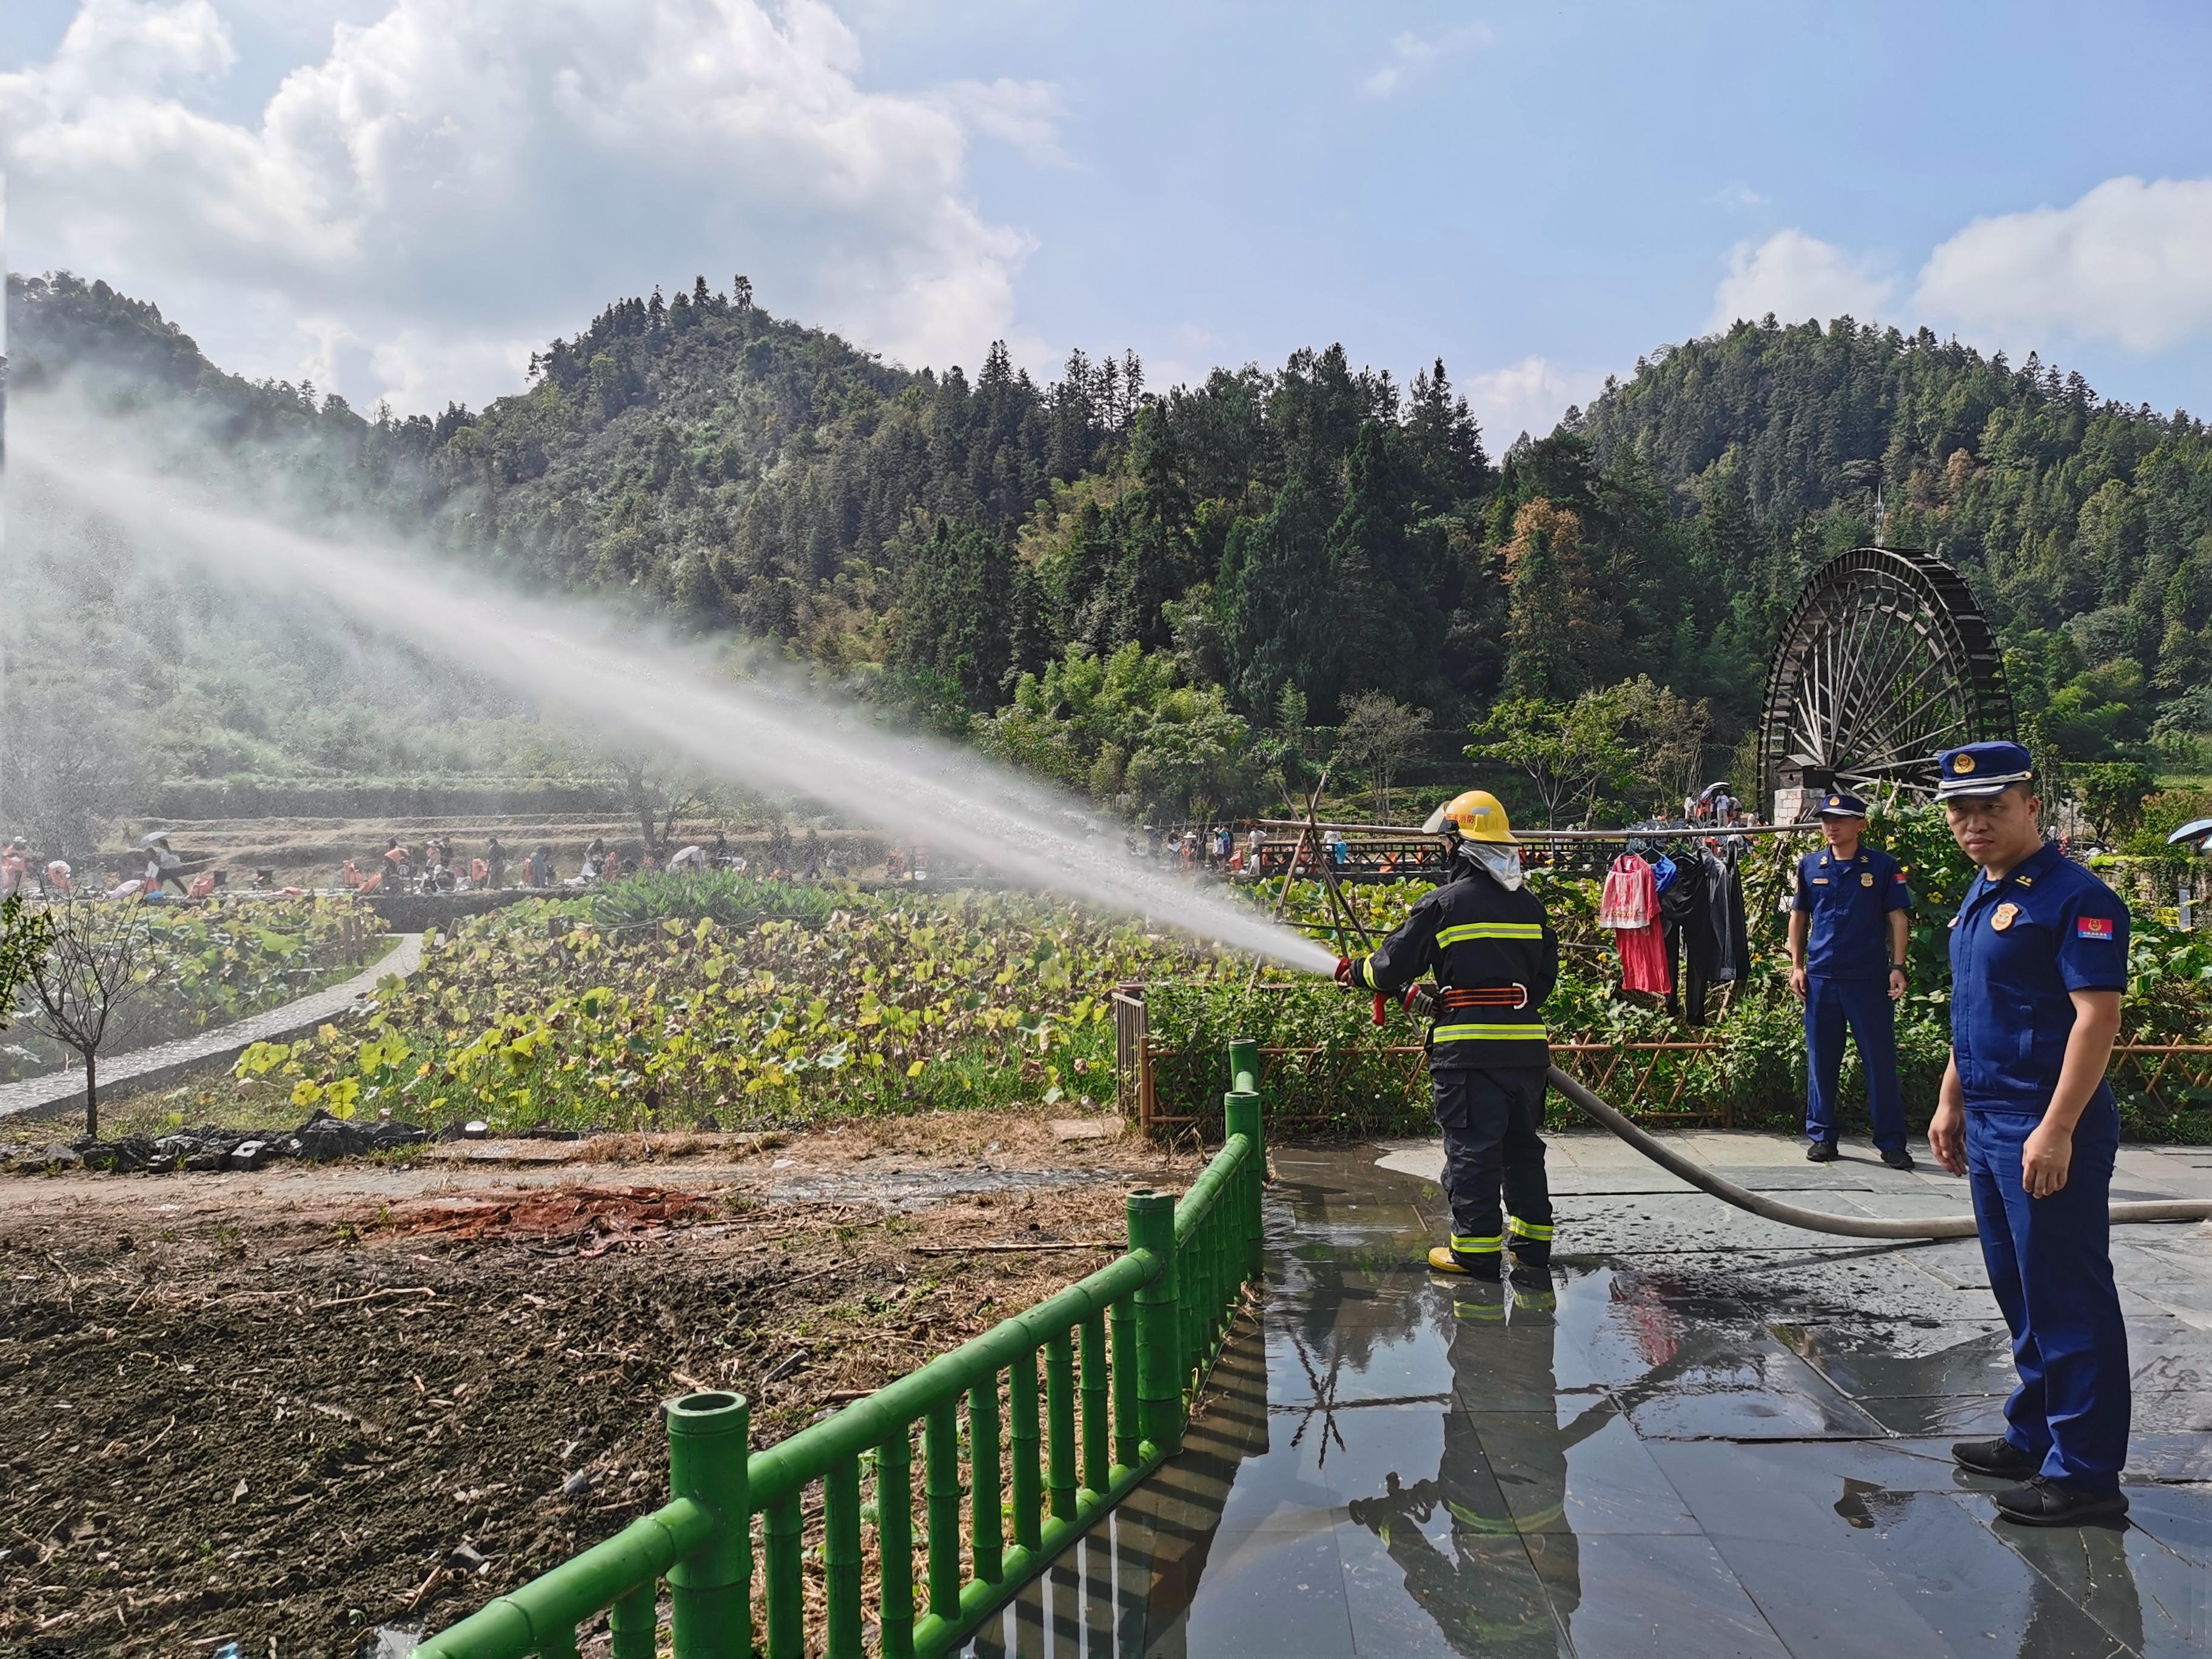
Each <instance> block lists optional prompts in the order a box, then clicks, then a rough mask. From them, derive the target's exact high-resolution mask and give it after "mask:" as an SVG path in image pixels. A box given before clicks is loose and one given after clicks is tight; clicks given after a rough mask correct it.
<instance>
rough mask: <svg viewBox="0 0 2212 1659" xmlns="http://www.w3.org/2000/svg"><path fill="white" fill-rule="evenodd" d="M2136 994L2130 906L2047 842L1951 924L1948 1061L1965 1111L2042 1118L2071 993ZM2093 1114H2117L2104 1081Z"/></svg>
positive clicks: (1978, 890) (1986, 884)
mask: <svg viewBox="0 0 2212 1659" xmlns="http://www.w3.org/2000/svg"><path fill="white" fill-rule="evenodd" d="M2127 987H2128V907H2127V906H2126V905H2124V904H2123V903H2122V902H2120V898H2119V895H2118V894H2117V893H2115V892H2113V891H2112V889H2111V888H2109V887H2107V886H2106V885H2105V884H2104V883H2103V882H2101V881H2099V880H2098V879H2097V878H2096V877H2094V876H2093V875H2091V874H2090V873H2089V872H2087V870H2084V869H2083V868H2082V867H2081V866H2080V865H2078V864H2075V863H2073V862H2071V861H2070V860H2068V859H2067V858H2065V857H2064V856H2063V854H2061V853H2060V852H2059V850H2058V848H2057V847H2055V846H2053V845H2051V843H2050V842H2045V843H2044V845H2043V848H2042V849H2041V850H2040V851H2039V852H2037V853H2036V854H2034V855H2033V856H2032V857H2030V858H2028V859H2027V860H2025V861H2024V862H2022V863H2021V866H2020V867H2019V868H2018V869H2016V870H2014V871H2011V872H2008V874H2007V875H2006V876H2005V878H2004V879H2003V880H2002V881H1996V882H1993V881H1991V880H1990V878H1988V877H1987V876H1977V877H1975V878H1974V882H1973V884H1972V886H1971V887H1969V888H1968V889H1967V890H1966V902H1965V903H1964V904H1962V905H1960V907H1959V914H1958V915H1956V916H1954V918H1952V921H1951V1054H1952V1058H1953V1059H1954V1060H1955V1061H1956V1062H1957V1065H1958V1067H1959V1081H1960V1083H1961V1084H1962V1085H1965V1089H1966V1104H1967V1105H1968V1106H1969V1107H1978V1108H1980V1109H1983V1110H1984V1111H1996V1112H2026V1113H2030V1114H2033V1115H2041V1114H2042V1112H2043V1109H2044V1108H2045V1106H2047V1105H2049V1104H2050V1103H2051V1091H2052V1090H2054V1089H2056V1088H2057V1086H2058V1067H2059V1063H2060V1061H2061V1060H2063V1059H2064V1058H2065V1054H2066V1039H2067V1037H2068V1036H2070V1035H2071V1034H2072V1032H2073V1030H2074V1004H2073V1002H2072V1001H2071V1000H2070V999H2069V995H2068V994H2069V992H2073V991H2124V990H2126V989H2127ZM2091 1104H2092V1105H2101V1106H2106V1107H2109V1106H2111V1105H2112V1089H2111V1086H2110V1085H2107V1084H2103V1083H2100V1084H2099V1085H2097V1092H2096V1094H2095V1095H2094V1096H2093V1097H2092V1098H2091Z"/></svg>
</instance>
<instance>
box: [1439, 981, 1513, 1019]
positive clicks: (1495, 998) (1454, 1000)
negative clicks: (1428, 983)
mask: <svg viewBox="0 0 2212 1659" xmlns="http://www.w3.org/2000/svg"><path fill="white" fill-rule="evenodd" d="M1527 1006H1528V987H1527V986H1525V985H1475V986H1467V987H1462V986H1456V985H1447V986H1445V987H1443V990H1442V991H1441V992H1439V993H1438V994H1437V1007H1438V1008H1440V1009H1443V1010H1445V1011H1447V1012H1449V1011H1450V1010H1452V1009H1455V1008H1526V1007H1527Z"/></svg>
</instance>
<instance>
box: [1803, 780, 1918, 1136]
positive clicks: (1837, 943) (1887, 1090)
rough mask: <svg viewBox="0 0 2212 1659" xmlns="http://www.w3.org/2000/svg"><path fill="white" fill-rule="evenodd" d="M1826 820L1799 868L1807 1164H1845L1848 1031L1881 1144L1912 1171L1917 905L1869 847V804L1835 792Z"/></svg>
mask: <svg viewBox="0 0 2212 1659" xmlns="http://www.w3.org/2000/svg"><path fill="white" fill-rule="evenodd" d="M1866 827H1867V808H1866V803H1865V802H1864V801H1863V800H1861V799H1859V798H1858V797H1857V795H1851V794H1845V793H1843V792H1841V791H1839V790H1832V791H1831V792H1830V793H1828V794H1827V795H1826V796H1825V797H1823V798H1822V799H1821V802H1820V833H1821V834H1822V835H1824V836H1826V837H1827V842H1828V844H1827V846H1826V848H1822V849H1821V850H1820V852H1817V853H1808V854H1805V856H1804V857H1803V858H1802V859H1800V860H1797V895H1796V898H1795V899H1794V900H1793V901H1792V902H1791V908H1790V989H1791V990H1792V991H1794V992H1796V994H1797V999H1798V1000H1799V1001H1801V1002H1802V1003H1803V1004H1804V1005H1805V1136H1806V1139H1807V1141H1808V1143H1809V1144H1808V1146H1806V1148H1805V1156H1806V1157H1807V1158H1810V1159H1811V1160H1812V1161H1813V1162H1814V1163H1815V1164H1830V1163H1833V1162H1834V1161H1835V1157H1836V1138H1837V1130H1836V1088H1837V1084H1838V1079H1840V1077H1841V1076H1842V1073H1843V1069H1844V1026H1845V1025H1846V1024H1848V1025H1849V1026H1850V1031H1851V1036H1852V1038H1853V1040H1854V1041H1856V1042H1857V1044H1858V1045H1859V1065H1860V1066H1861V1068H1862V1069H1863V1071H1864V1072H1865V1073H1866V1085H1867V1110H1868V1114H1869V1115H1870V1116H1871V1117H1872V1118H1873V1120H1874V1144H1875V1147H1876V1148H1877V1149H1878V1150H1879V1151H1880V1152H1881V1161H1882V1162H1883V1163H1885V1164H1888V1165H1889V1167H1890V1168H1891V1169H1893V1170H1909V1169H1911V1167H1912V1154H1911V1153H1910V1152H1906V1151H1905V1091H1904V1089H1903V1087H1902V1086H1901V1085H1899V1082H1898V1077H1897V1016H1896V1010H1895V1005H1896V1003H1897V1002H1898V1000H1899V999H1900V998H1902V997H1903V996H1904V995H1905V916H1906V913H1907V911H1908V910H1909V908H1910V907H1911V902H1912V901H1911V894H1910V893H1909V892H1908V891H1907V890H1906V888H1905V872H1903V871H1902V870H1900V869H1899V868H1898V867H1897V860H1895V859H1893V858H1892V857H1890V855H1889V854H1887V853H1885V852H1883V851H1882V850H1881V848H1875V847H1869V846H1867V845H1865V843H1864V842H1863V840H1862V839H1861V838H1862V837H1863V836H1864V835H1865V834H1866Z"/></svg>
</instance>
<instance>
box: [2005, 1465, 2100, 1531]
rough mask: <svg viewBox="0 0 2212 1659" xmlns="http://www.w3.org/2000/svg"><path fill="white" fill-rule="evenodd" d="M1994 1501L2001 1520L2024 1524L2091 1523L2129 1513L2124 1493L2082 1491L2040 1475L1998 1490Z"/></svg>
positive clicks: (2044, 1525) (2039, 1525)
mask: <svg viewBox="0 0 2212 1659" xmlns="http://www.w3.org/2000/svg"><path fill="white" fill-rule="evenodd" d="M1995 1501H1996V1506H1997V1516H1998V1518H1999V1519H2000V1520H2004V1521H2013V1522H2018V1523H2019V1524H2020V1525H2021V1526H2023V1527H2087V1526H2093V1525H2095V1524H2096V1523H2097V1522H2100V1521H2119V1520H2123V1519H2124V1518H2125V1517H2126V1516H2127V1512H2128V1495H2127V1494H2126V1493H2125V1492H2083V1491H2082V1490H2081V1487H2079V1486H2067V1485H2065V1484H2063V1482H2061V1481H2057V1480H2049V1479H2047V1478H2045V1476H2043V1475H2037V1476H2035V1477H2034V1478H2033V1480H2030V1481H2029V1482H2028V1483H2027V1485H2026V1486H2014V1487H2011V1488H2010V1489H2008V1490H2007V1491H2004V1492H1999V1493H1998V1494H1997V1495H1996V1500H1995Z"/></svg>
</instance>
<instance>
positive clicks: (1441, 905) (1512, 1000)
mask: <svg viewBox="0 0 2212 1659" xmlns="http://www.w3.org/2000/svg"><path fill="white" fill-rule="evenodd" d="M1423 828H1424V829H1425V832H1426V833H1427V834H1430V835H1442V836H1444V837H1445V838H1446V840H1447V842H1449V846H1450V848H1451V860H1450V871H1449V879H1448V880H1447V881H1446V882H1445V884H1443V886H1441V887H1438V888H1437V889H1436V890H1434V891H1432V892H1431V893H1430V894H1428V895H1427V896H1425V898H1423V899H1422V900H1421V902H1419V903H1418V904H1416V905H1415V906H1414V907H1413V915H1410V916H1408V917H1407V918H1406V921H1405V923H1404V925H1403V926H1402V927H1400V928H1399V929H1398V931H1397V932H1395V933H1393V934H1391V935H1390V937H1389V939H1385V940H1383V944H1382V946H1381V948H1380V949H1378V950H1377V951H1376V952H1375V954H1374V955H1372V956H1370V957H1366V958H1365V959H1364V960H1362V961H1358V962H1355V961H1353V960H1352V959H1351V958H1349V957H1346V958H1344V959H1342V960H1340V961H1339V962H1338V963H1337V964H1336V977H1337V981H1338V983H1340V984H1341V985H1346V986H1352V987H1364V988H1366V989H1368V990H1371V991H1376V992H1379V993H1382V994H1386V995H1393V996H1400V997H1402V998H1403V999H1404V1000H1405V1004H1406V1006H1407V1011H1408V1012H1413V1013H1416V1014H1425V1015H1428V1016H1430V1017H1431V1021H1432V1023H1431V1026H1430V1029H1429V1034H1428V1044H1429V1073H1430V1083H1431V1087H1432V1089H1433V1090H1434V1091H1435V1097H1436V1112H1437V1125H1438V1126H1439V1127H1441V1128H1442V1129H1443V1139H1444V1193H1445V1195H1446V1196H1447V1197H1448V1198H1449V1200H1451V1209H1452V1235H1451V1242H1450V1243H1449V1244H1444V1245H1438V1246H1437V1248H1436V1249H1432V1250H1431V1251H1430V1252H1429V1266H1430V1267H1432V1268H1434V1269H1435V1270H1436V1271H1437V1272H1438V1273H1465V1274H1469V1275H1471V1276H1473V1277H1474V1278H1477V1279H1498V1277H1499V1276H1500V1268H1501V1267H1502V1265H1503V1262H1504V1246H1505V1244H1506V1242H1507V1238H1508V1236H1509V1235H1510V1239H1511V1247H1512V1251H1513V1258H1514V1262H1515V1265H1516V1267H1521V1268H1526V1269H1528V1270H1529V1271H1530V1272H1532V1273H1541V1272H1543V1271H1544V1270H1545V1268H1546V1267H1547V1264H1548V1263H1549V1261H1551V1255H1552V1197H1551V1191H1550V1188H1549V1187H1548V1186H1547V1183H1546V1182H1545V1179H1544V1142H1543V1140H1542V1138H1541V1136H1540V1135H1539V1134H1538V1133H1537V1129H1538V1127H1539V1126H1540V1125H1541V1123H1542V1121H1543V1117H1544V1073H1545V1070H1546V1068H1547V1066H1550V1065H1551V1063H1552V1051H1551V1048H1550V1045H1549V1043H1548V1042H1547V1037H1546V1034H1545V1030H1544V1016H1543V1006H1544V1000H1545V999H1546V998H1547V997H1548V996H1550V995H1551V994H1552V987H1553V983H1554V982H1555V981H1557V980H1558V979H1559V939H1558V937H1557V936H1556V935H1555V934H1554V933H1553V932H1552V924H1551V923H1550V921H1548V920H1547V919H1546V917H1545V915H1544V907H1543V905H1542V904H1541V902H1538V900H1537V898H1536V896H1535V895H1534V893H1532V892H1530V891H1529V890H1528V888H1527V887H1526V886H1524V885H1523V884H1522V872H1521V846H1520V843H1519V842H1516V841H1515V840H1514V839H1513V829H1512V826H1511V825H1510V823H1508V822H1507V821H1506V817H1505V809H1504V807H1503V806H1501V805H1498V799H1497V798H1496V797H1495V796H1493V795H1492V794H1491V793H1488V792H1487V791H1486V790H1481V789H1470V790H1468V792H1467V793H1465V794H1463V795H1461V796H1458V797H1457V798H1456V799H1453V800H1451V801H1450V802H1449V803H1447V804H1446V805H1443V806H1441V807H1439V808H1437V811H1436V812H1435V813H1434V815H1433V816H1431V817H1430V819H1429V821H1428V823H1426V824H1425V825H1424V826H1423ZM1429 974H1433V975H1435V979H1436V983H1435V984H1434V985H1433V986H1426V985H1421V984H1419V981H1420V980H1421V978H1422V976H1423V975H1429ZM1501 1183H1502V1184H1503V1186H1504V1200H1505V1202H1504V1206H1502V1207H1501V1206H1500V1205H1499V1203H1498V1190H1499V1187H1500V1185H1501Z"/></svg>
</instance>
